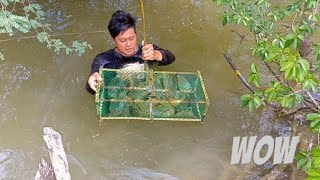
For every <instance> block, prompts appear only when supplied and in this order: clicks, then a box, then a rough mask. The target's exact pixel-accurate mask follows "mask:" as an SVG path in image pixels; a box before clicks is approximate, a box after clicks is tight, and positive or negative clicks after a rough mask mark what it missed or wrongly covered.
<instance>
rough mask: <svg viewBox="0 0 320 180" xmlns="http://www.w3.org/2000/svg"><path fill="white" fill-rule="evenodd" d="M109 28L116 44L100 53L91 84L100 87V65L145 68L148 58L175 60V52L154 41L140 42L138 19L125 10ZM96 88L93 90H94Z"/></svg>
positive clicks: (163, 61)
mask: <svg viewBox="0 0 320 180" xmlns="http://www.w3.org/2000/svg"><path fill="white" fill-rule="evenodd" d="M108 30H109V32H110V35H111V36H112V38H113V40H114V43H115V46H116V47H115V48H113V49H110V50H108V51H106V52H103V53H101V54H98V55H97V56H96V57H95V59H94V61H93V63H92V66H91V75H90V77H89V79H88V84H87V85H88V86H89V87H90V88H91V90H93V91H94V92H95V91H96V86H97V84H98V82H100V81H101V80H102V78H101V75H100V74H99V68H100V67H104V68H110V69H134V70H143V67H144V61H148V62H147V63H148V65H150V64H151V63H157V64H158V65H159V66H165V65H167V64H171V63H172V62H173V61H174V60H175V56H174V55H173V54H172V53H171V52H170V51H169V50H164V49H162V48H160V47H158V46H157V45H154V44H145V43H144V42H143V41H142V45H138V44H137V33H136V19H135V18H134V17H132V16H131V14H129V13H126V12H124V11H121V10H118V11H116V12H115V13H114V14H113V15H112V17H111V20H110V22H109V25H108ZM94 92H93V93H94Z"/></svg>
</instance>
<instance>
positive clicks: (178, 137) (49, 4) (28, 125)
mask: <svg viewBox="0 0 320 180" xmlns="http://www.w3.org/2000/svg"><path fill="white" fill-rule="evenodd" d="M42 4H44V8H45V11H46V13H47V20H48V22H49V23H51V24H52V29H53V31H54V32H52V33H54V34H61V38H62V39H63V40H64V41H67V42H69V41H71V40H73V39H79V40H84V41H88V42H89V43H91V44H92V46H93V48H94V49H93V50H92V51H89V52H87V53H86V54H85V55H83V56H81V57H79V56H77V55H71V56H66V55H63V54H60V55H56V54H53V53H52V52H51V51H50V50H47V49H46V48H45V47H44V46H43V45H41V44H39V43H38V42H37V41H36V40H32V39H30V40H21V41H18V42H17V41H8V42H6V43H3V44H1V48H4V49H5V53H6V57H7V60H6V62H1V64H0V80H1V81H0V111H1V115H0V118H1V119H0V128H1V131H0V145H1V146H4V147H6V149H0V179H10V178H11V179H32V178H33V177H34V175H35V173H36V171H37V167H38V162H39V160H40V158H41V157H43V156H44V157H46V158H47V157H48V156H47V152H46V150H45V146H44V142H43V140H42V137H41V132H42V128H43V127H44V126H52V127H53V128H54V129H55V130H57V131H59V132H60V133H61V134H62V137H63V141H64V144H65V149H66V153H67V154H68V159H69V163H70V171H71V175H72V177H73V179H80V180H82V179H84V180H87V179H137V180H140V179H234V178H235V175H236V176H241V177H246V176H252V174H254V175H255V176H257V175H256V174H257V173H255V172H252V171H251V170H250V168H249V167H251V166H249V167H246V166H244V167H238V166H231V165H230V163H229V162H230V155H231V145H232V138H233V136H239V135H255V134H256V133H257V132H258V131H259V122H258V121H257V118H258V116H257V115H256V114H252V113H248V112H244V111H242V110H241V109H240V108H239V100H238V97H239V94H241V93H242V92H243V91H244V89H243V88H242V85H241V84H240V83H239V81H238V80H237V79H236V77H235V76H234V75H233V73H232V71H231V70H230V69H229V67H228V64H227V63H226V62H225V60H224V59H223V56H222V55H221V53H222V52H224V51H225V50H226V49H228V48H230V47H231V46H236V45H238V44H237V43H238V39H237V37H236V36H234V34H232V33H231V32H229V31H228V30H227V29H223V28H222V26H221V23H220V19H219V9H217V8H216V7H215V5H214V4H213V3H212V1H209V0H204V1H200V0H178V1H176V0H168V1H159V0H152V1H145V10H146V21H147V38H148V41H149V42H153V43H155V44H158V45H160V46H161V47H164V48H168V49H170V50H171V51H173V52H174V53H175V55H176V57H177V60H176V62H175V63H174V64H172V65H170V66H166V67H161V68H159V69H160V70H162V69H164V70H167V71H184V72H185V71H196V70H200V71H201V72H202V75H203V78H204V81H205V84H206V88H207V91H208V94H209V96H210V101H211V105H210V108H209V111H208V115H207V117H206V119H205V121H204V123H203V124H199V123H189V122H154V123H149V122H144V121H129V122H128V121H116V120H113V121H107V122H104V123H103V124H102V125H101V126H100V125H99V123H98V121H97V119H96V115H95V109H94V108H95V106H94V97H93V96H91V95H90V94H88V93H87V92H86V91H85V89H84V86H85V83H86V81H87V78H88V75H89V72H90V66H91V62H92V60H93V58H94V56H95V55H96V54H98V53H100V52H102V51H105V50H107V49H109V48H112V47H113V40H112V39H111V38H110V37H109V35H108V34H103V33H92V34H88V33H86V32H93V31H103V30H106V24H107V22H108V19H109V18H110V16H111V14H112V13H113V12H114V11H115V10H117V9H123V10H126V11H129V12H131V13H133V14H134V15H135V16H137V17H138V33H139V37H140V39H141V34H142V33H141V18H140V16H141V12H140V4H139V1H131V0H130V1H125V0H121V1H111V0H105V1H102V0H99V1H98V0H89V1H85V0H81V1H61V0H50V1H43V2H42ZM68 32H76V33H80V34H79V35H74V36H65V35H64V33H68ZM81 33H83V34H81ZM240 58H241V57H240ZM243 60H244V59H243ZM241 63H243V64H241V65H245V63H248V62H246V61H241ZM276 128H280V129H281V128H282V125H281V124H279V126H277V127H276ZM282 129H283V128H282ZM283 133H286V132H283ZM18 152H19V153H18ZM20 152H21V153H20ZM246 169H247V170H246ZM232 173H233V174H232ZM21 177H23V178H21Z"/></svg>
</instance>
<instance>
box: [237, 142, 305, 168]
mask: <svg viewBox="0 0 320 180" xmlns="http://www.w3.org/2000/svg"><path fill="white" fill-rule="evenodd" d="M256 139H257V136H251V137H249V142H248V137H243V138H242V140H241V141H240V137H239V136H238V137H234V138H233V144H232V155H231V164H238V163H240V160H241V164H246V163H250V162H251V159H252V156H253V160H254V162H255V163H256V164H258V165H261V164H263V163H265V162H267V161H268V160H269V159H270V157H271V156H272V154H273V164H280V163H282V162H283V163H284V164H288V163H292V162H293V158H294V154H295V151H296V148H297V145H298V143H299V136H294V137H292V138H291V141H290V137H276V138H275V140H274V138H273V137H271V136H264V137H262V138H261V139H260V140H259V141H258V142H257V143H256ZM263 146H266V148H267V150H266V153H265V151H263V152H264V154H265V155H264V156H263V157H261V156H260V152H261V150H262V148H263ZM241 157H242V159H241Z"/></svg>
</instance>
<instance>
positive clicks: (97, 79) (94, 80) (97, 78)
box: [88, 72, 102, 92]
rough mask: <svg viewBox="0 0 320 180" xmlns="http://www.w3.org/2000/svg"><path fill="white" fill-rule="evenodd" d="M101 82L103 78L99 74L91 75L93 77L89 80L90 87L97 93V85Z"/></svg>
mask: <svg viewBox="0 0 320 180" xmlns="http://www.w3.org/2000/svg"><path fill="white" fill-rule="evenodd" d="M100 81H102V78H101V75H100V74H99V73H98V72H95V73H93V74H91V76H90V77H89V79H88V84H89V87H90V88H91V89H92V90H94V91H95V92H97V85H98V83H99V82H100Z"/></svg>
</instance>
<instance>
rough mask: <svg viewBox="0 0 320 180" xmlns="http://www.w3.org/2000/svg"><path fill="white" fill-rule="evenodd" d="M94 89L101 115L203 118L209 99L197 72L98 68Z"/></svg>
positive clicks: (124, 117) (102, 116)
mask: <svg viewBox="0 0 320 180" xmlns="http://www.w3.org/2000/svg"><path fill="white" fill-rule="evenodd" d="M100 74H101V76H102V78H103V81H102V83H101V84H99V86H98V89H97V93H96V99H95V101H96V109H97V115H98V117H99V119H100V122H101V121H102V120H104V119H139V120H168V121H203V119H204V117H205V115H206V113H207V110H208V106H209V99H208V95H207V93H206V90H205V87H204V83H203V80H202V77H201V74H200V72H199V71H198V72H194V73H192V72H165V71H152V70H151V71H128V70H119V69H100Z"/></svg>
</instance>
